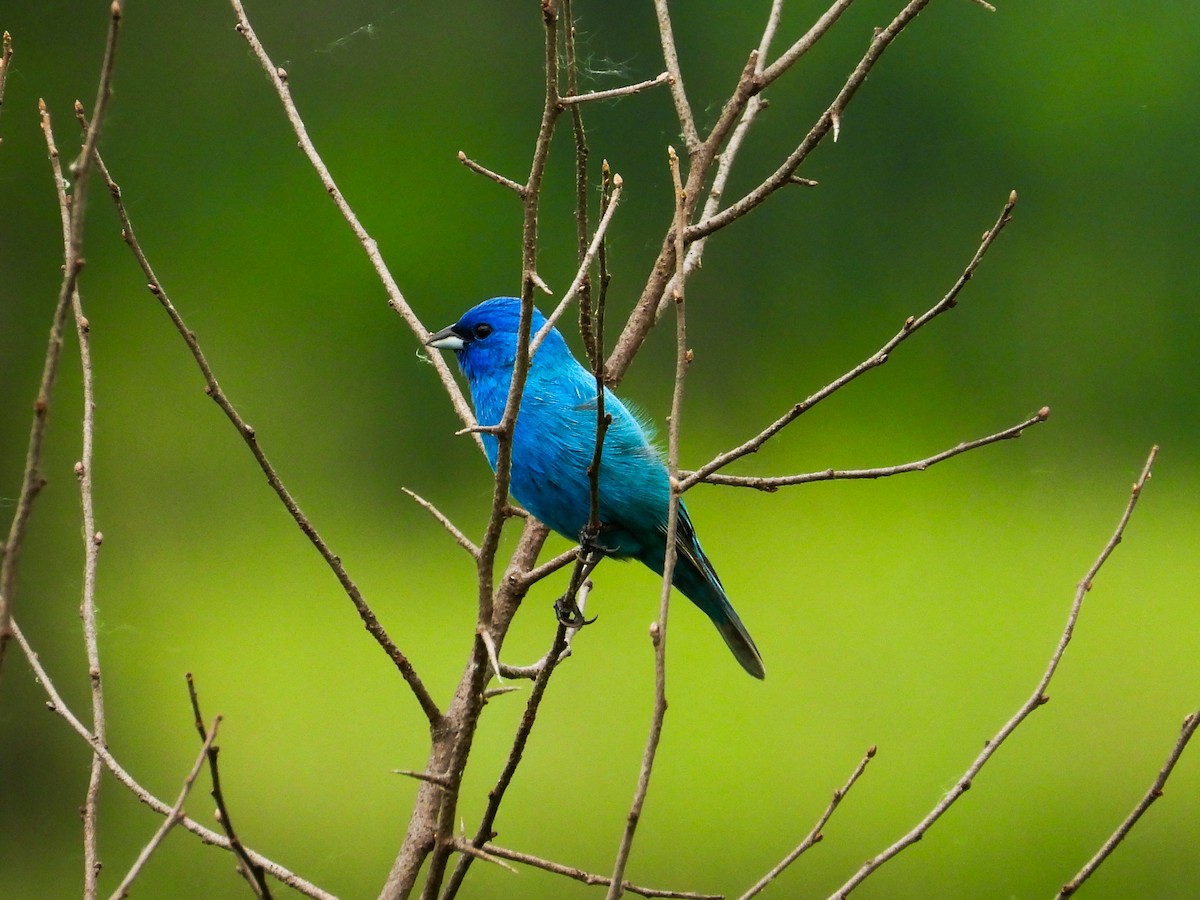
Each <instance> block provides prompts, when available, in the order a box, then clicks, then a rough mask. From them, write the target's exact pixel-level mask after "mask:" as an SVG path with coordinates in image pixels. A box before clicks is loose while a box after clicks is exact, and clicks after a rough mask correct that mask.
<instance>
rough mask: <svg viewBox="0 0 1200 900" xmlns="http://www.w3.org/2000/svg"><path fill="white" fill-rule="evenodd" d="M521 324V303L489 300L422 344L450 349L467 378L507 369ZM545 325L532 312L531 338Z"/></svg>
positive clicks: (513, 352)
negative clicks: (486, 371)
mask: <svg viewBox="0 0 1200 900" xmlns="http://www.w3.org/2000/svg"><path fill="white" fill-rule="evenodd" d="M520 324H521V301H520V300H518V299H517V298H516V297H493V298H492V299H491V300H485V301H483V302H482V303H480V304H479V305H478V306H474V307H472V308H471V309H469V310H467V311H466V312H465V313H464V314H463V317H462V318H461V319H459V320H458V321H457V322H455V323H454V324H453V325H451V326H449V327H447V328H443V329H442V330H441V331H439V332H436V333H435V334H432V335H430V336H429V339H428V340H427V341H425V344H426V345H427V346H429V347H436V348H438V349H439V350H453V351H454V353H455V355H456V356H457V357H458V362H459V365H460V366H462V369H463V371H464V372H465V373H467V376H468V377H470V376H471V374H472V372H473V371H474V372H478V371H481V370H485V369H487V370H490V369H511V368H512V365H513V360H515V359H516V356H517V329H518V328H519V327H520ZM545 324H546V318H545V316H543V315H542V314H541V313H540V312H538V311H537V310H536V309H534V311H533V319H532V320H531V323H530V326H531V331H530V334H531V336H532V335H533V334H536V333H537V331H538V329H539V328H541V327H542V326H543V325H545Z"/></svg>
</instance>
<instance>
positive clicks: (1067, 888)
mask: <svg viewBox="0 0 1200 900" xmlns="http://www.w3.org/2000/svg"><path fill="white" fill-rule="evenodd" d="M1197 726H1200V709H1197V710H1196V711H1195V712H1193V713H1191V714H1190V715H1188V716H1186V717H1185V718H1184V720H1183V727H1182V728H1181V729H1180V732H1179V737H1178V738H1177V739H1176V741H1175V745H1174V746H1173V747H1171V752H1170V753H1169V754H1167V761H1166V762H1165V763H1163V767H1162V768H1161V769H1160V770H1159V772H1158V776H1157V777H1156V778H1155V779H1154V782H1153V783H1152V784H1151V785H1150V789H1149V790H1148V791H1146V793H1145V795H1144V796H1143V797H1142V799H1141V800H1139V801H1138V803H1137V805H1136V806H1134V808H1133V809H1132V810H1131V811H1130V813H1129V815H1128V816H1126V817H1125V821H1123V822H1122V823H1121V824H1120V825H1118V826H1117V830H1116V831H1114V832H1113V833H1112V835H1111V836H1110V837H1109V838H1108V840H1107V841H1105V842H1104V845H1103V846H1102V847H1101V848H1100V849H1099V850H1097V851H1096V855H1095V856H1093V857H1092V858H1091V859H1089V860H1088V861H1087V863H1086V864H1085V865H1084V867H1083V868H1082V869H1080V870H1079V872H1078V873H1077V874H1076V875H1075V877H1074V878H1072V879H1071V880H1070V881H1068V882H1067V883H1066V884H1064V885H1063V886H1062V888H1061V889H1060V890H1059V892H1058V894H1057V895H1056V900H1062V898H1064V897H1070V896H1071V895H1072V894H1074V893H1075V892H1076V891H1077V890H1079V888H1080V886H1081V885H1082V884H1083V883H1084V882H1085V881H1087V880H1088V879H1089V878H1091V877H1092V874H1093V873H1094V872H1095V871H1096V870H1097V869H1098V868H1100V864H1101V863H1102V862H1104V860H1106V859H1107V858H1108V857H1109V855H1110V854H1111V853H1112V852H1113V851H1114V850H1116V849H1117V845H1118V844H1120V843H1121V841H1123V840H1125V837H1126V835H1128V834H1129V832H1130V831H1131V830H1132V829H1133V826H1134V825H1136V824H1137V822H1138V819H1140V818H1141V817H1142V814H1143V813H1144V812H1146V810H1148V809H1149V808H1150V804H1152V803H1153V802H1154V801H1155V800H1157V799H1158V798H1159V797H1161V796H1162V795H1163V788H1164V787H1165V786H1166V783H1167V779H1168V778H1170V777H1171V771H1172V770H1173V769H1174V768H1175V763H1177V762H1179V757H1181V756H1183V751H1184V750H1185V749H1187V745H1188V741H1190V740H1191V739H1192V735H1193V734H1195V733H1196V727H1197Z"/></svg>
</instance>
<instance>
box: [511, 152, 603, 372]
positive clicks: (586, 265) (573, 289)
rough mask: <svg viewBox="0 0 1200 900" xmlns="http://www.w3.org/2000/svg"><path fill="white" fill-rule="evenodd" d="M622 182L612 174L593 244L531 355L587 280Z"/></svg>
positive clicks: (536, 337)
mask: <svg viewBox="0 0 1200 900" xmlns="http://www.w3.org/2000/svg"><path fill="white" fill-rule="evenodd" d="M622 184H623V182H622V179H620V175H619V174H617V175H613V176H612V194H611V196H610V197H608V205H607V206H606V208H605V211H604V215H602V216H601V217H600V222H598V223H596V230H595V234H593V235H592V244H590V245H588V248H587V252H586V253H584V254H583V259H581V260H580V265H578V266H577V268H576V271H575V278H574V280H572V281H571V286H570V287H569V288H568V289H566V293H565V294H563V299H562V300H559V301H558V306H556V307H554V308H553V311H551V313H550V316H547V317H546V324H545V325H542V326H541V328H540V329H539V330H538V334H536V335H534V337H533V340H532V341H530V342H529V355H530V356H532V355H533V354H534V353H536V352H538V348H539V347H541V343H542V341H545V340H546V336H547V335H548V334H550V331H551V329H552V328H554V324H556V323H557V322H558V319H559V318H562V316H563V313H564V312H565V311H566V307H568V306H570V304H571V301H572V300H575V298H576V295H577V294H578V292H580V287H581V286H582V284H583V283H584V282H586V281H587V276H588V270H589V269H590V268H592V263H593V262H594V260H595V256H596V252H598V251H599V250H600V245H601V244H602V242H604V239H605V234H607V232H608V226H610V224H611V223H612V217H613V215H614V214H616V212H617V204H618V203H620V188H622Z"/></svg>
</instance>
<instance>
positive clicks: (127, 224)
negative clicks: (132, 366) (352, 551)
mask: <svg viewBox="0 0 1200 900" xmlns="http://www.w3.org/2000/svg"><path fill="white" fill-rule="evenodd" d="M96 167H97V169H98V170H99V172H100V174H101V176H102V177H103V178H104V180H105V181H106V182H107V184H108V190H109V193H110V194H111V195H112V199H113V202H114V203H115V204H116V207H117V215H118V216H119V217H120V219H121V236H122V237H123V238H124V239H125V243H126V244H128V245H129V249H130V250H131V251H133V255H134V258H136V259H137V261H138V265H140V266H141V267H142V272H143V273H144V274H145V276H146V279H147V284H146V287H147V288H148V289H149V291H150V293H151V294H153V295H154V297H155V299H157V300H158V302H159V303H160V304H161V305H162V308H163V310H164V311H165V312H166V314H167V316H168V317H169V318H170V319H171V322H172V324H173V325H174V326H175V329H176V330H177V331H178V332H179V335H180V337H182V338H183V340H184V343H186V344H187V347H188V350H189V351H190V352H191V354H192V358H193V359H194V360H195V361H196V365H197V366H198V367H199V369H200V373H201V375H202V376H203V377H204V392H205V393H206V394H207V395H208V396H209V397H211V398H212V399H213V401H214V402H215V403H216V404H217V406H219V407H220V408H221V411H222V412H223V413H224V414H225V417H226V418H227V419H228V420H229V421H230V423H231V424H232V425H233V426H234V428H235V429H236V430H237V433H238V434H239V435H240V436H241V438H242V440H243V441H245V442H246V445H247V446H248V447H249V448H250V452H251V453H252V454H253V455H254V459H255V460H256V461H257V462H258V466H259V468H260V469H262V472H263V474H264V475H266V477H267V483H268V484H270V486H271V489H272V490H273V491H275V494H276V496H277V497H279V500H280V502H282V503H283V505H284V508H285V509H287V511H288V513H289V514H290V515H291V517H292V520H293V521H294V522H295V523H296V525H297V526H298V527H299V528H300V530H301V531H302V532H303V533H304V536H305V537H307V538H308V540H309V541H310V542H311V543H312V545H313V546H314V547H315V548H316V550H317V552H318V553H319V554H320V555H321V558H322V559H324V560H325V563H326V565H328V566H329V568H330V570H331V571H332V572H333V574H334V577H336V578H337V580H338V583H339V584H340V585H341V586H342V590H343V591H345V592H346V596H347V597H349V598H350V602H351V603H353V604H354V608H355V610H356V611H357V612H358V615H359V618H361V619H362V622H363V625H364V626H365V627H366V629H367V631H368V633H370V635H371V637H373V638H374V639H375V642H376V643H378V644H379V646H380V647H382V648H383V651H384V652H385V653H386V654H387V655H388V658H389V659H391V660H392V663H393V664H394V665H395V666H396V668H397V669H398V670H399V671H400V674H401V676H403V678H404V680H405V681H406V682H407V683H408V686H409V689H410V690H411V691H412V693H413V696H415V697H416V699H417V702H418V703H419V704H420V706H421V709H422V711H423V712H424V713H425V717H426V718H427V719H428V720H429V723H430V725H431V726H432V725H436V724H437V723H438V722H439V721H440V720H441V710H439V709H438V706H437V703H436V702H435V701H434V699H433V697H432V696H431V695H430V693H429V691H428V689H427V688H426V687H425V685H424V683H423V682H422V681H421V678H420V676H419V675H418V674H417V671H416V669H415V668H414V667H413V665H412V663H411V662H410V661H409V659H408V657H407V656H405V655H404V653H403V652H402V651H401V650H400V648H399V647H398V646H397V645H396V643H395V642H394V641H393V640H392V639H391V637H389V636H388V633H387V631H386V629H384V627H383V625H382V624H381V623H380V621H379V619H378V617H377V616H376V615H375V613H374V611H373V610H372V609H371V607H370V605H369V604H368V603H367V601H366V599H365V598H364V597H363V595H362V592H361V591H359V589H358V585H356V584H355V583H354V581H353V579H351V578H350V575H349V573H348V572H347V571H346V567H345V566H344V565H343V564H342V560H341V557H339V556H338V555H337V554H336V553H334V552H333V550H332V549H331V548H330V547H329V545H328V544H327V543H326V542H325V539H324V538H323V537H322V536H321V534H320V532H319V531H317V529H316V526H314V525H313V524H312V522H311V521H310V520H309V519H308V517H307V516H306V515H305V514H304V512H303V511H302V510H301V509H300V506H299V504H298V503H297V502H296V500H295V498H294V497H293V496H292V494H291V492H290V491H289V490H288V489H287V487H286V486H285V485H284V483H283V481H282V479H281V478H280V477H279V474H278V473H277V472H276V471H275V467H274V466H273V465H272V464H271V461H270V459H269V458H268V457H267V454H266V451H264V450H263V448H262V445H261V444H260V443H259V441H258V437H257V435H256V434H255V432H254V429H253V428H252V427H251V426H250V424H249V423H247V422H246V420H245V419H243V418H242V416H241V414H240V413H238V411H237V409H236V408H235V407H234V405H233V403H232V402H231V401H230V399H229V398H228V397H227V396H226V394H225V392H224V391H223V390H222V389H221V385H220V384H219V383H218V381H217V377H216V375H215V374H214V373H213V370H212V367H211V366H210V365H209V363H208V359H207V358H206V357H205V355H204V351H203V350H201V348H200V342H199V340H198V339H197V338H196V334H195V332H193V331H192V330H191V329H190V328H188V326H187V324H186V323H185V322H184V321H183V316H181V315H180V314H179V311H178V310H177V309H176V307H175V304H174V303H172V302H171V298H170V297H169V296H168V295H167V292H166V290H164V289H163V286H162V282H160V281H159V279H158V276H157V275H156V274H155V272H154V268H153V267H152V266H151V265H150V261H149V259H147V257H146V254H145V252H144V251H143V250H142V247H141V244H139V243H138V239H137V235H136V233H135V232H134V230H133V223H132V222H131V221H130V219H129V213H128V211H127V210H126V208H125V203H124V201H123V200H122V198H121V188H120V187H119V186H118V185H117V183H116V182H115V181H114V180H113V178H112V175H111V174H110V173H109V171H108V167H107V166H105V164H104V160H103V159H102V158H101V156H100V154H99V153H97V154H96Z"/></svg>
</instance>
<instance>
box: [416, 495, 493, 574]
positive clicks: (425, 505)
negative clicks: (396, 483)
mask: <svg viewBox="0 0 1200 900" xmlns="http://www.w3.org/2000/svg"><path fill="white" fill-rule="evenodd" d="M400 490H401V491H403V492H404V493H405V494H407V495H408V496H409V497H411V498H412V499H413V500H414V501H416V504H417V505H418V506H419V507H421V508H422V509H424V510H425V511H426V512H428V513H429V514H430V515H431V516H433V517H434V518H435V519H437V521H438V524H439V525H441V526H442V527H443V528H445V529H446V531H448V532H449V533H450V536H451V537H453V538H454V542H455V543H456V544H458V546H460V547H462V548H463V549H464V550H466V551H467V552H468V553H470V554H471V556H472V557H473V558H475V559H478V558H479V548H478V547H476V546H475V544H474V543H472V541H471V539H470V538H469V537H467V536H466V535H465V534H463V533H462V532H461V531H460V530H459V528H458V526H457V525H455V524H454V523H453V522H451V521H450V519H449V518H448V517H447V516H446V514H445V513H443V512H442V511H441V510H440V509H438V508H437V507H436V506H434V505H433V504H432V503H430V502H429V501H428V500H426V499H425V498H424V497H422V496H421V495H420V494H417V493H416V492H414V491H410V490H409V489H408V488H406V487H402V488H400Z"/></svg>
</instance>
